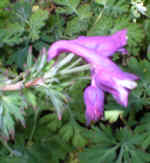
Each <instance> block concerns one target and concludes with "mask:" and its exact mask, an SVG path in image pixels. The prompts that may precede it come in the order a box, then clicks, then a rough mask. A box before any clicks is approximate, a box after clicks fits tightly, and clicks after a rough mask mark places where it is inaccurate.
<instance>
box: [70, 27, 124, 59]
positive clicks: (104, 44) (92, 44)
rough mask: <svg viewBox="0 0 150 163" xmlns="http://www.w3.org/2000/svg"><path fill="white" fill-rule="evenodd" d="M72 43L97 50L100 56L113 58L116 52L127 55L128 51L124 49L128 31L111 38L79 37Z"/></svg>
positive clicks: (120, 32)
mask: <svg viewBox="0 0 150 163" xmlns="http://www.w3.org/2000/svg"><path fill="white" fill-rule="evenodd" d="M72 42H75V43H77V44H79V45H82V46H84V47H86V48H89V49H91V50H95V51H96V52H97V53H98V54H99V55H102V56H105V57H109V56H112V55H113V54H114V53H115V52H116V51H118V52H121V53H122V54H127V51H126V50H125V49H124V48H122V47H123V46H125V45H126V44H127V30H126V29H123V30H121V31H119V32H116V33H115V34H113V35H110V36H79V37H78V38H77V39H75V40H72Z"/></svg>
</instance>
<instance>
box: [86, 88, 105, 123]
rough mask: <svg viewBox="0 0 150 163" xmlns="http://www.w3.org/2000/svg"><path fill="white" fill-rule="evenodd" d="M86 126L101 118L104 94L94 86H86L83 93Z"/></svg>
mask: <svg viewBox="0 0 150 163" xmlns="http://www.w3.org/2000/svg"><path fill="white" fill-rule="evenodd" d="M84 102H85V105H86V113H85V115H86V120H87V125H89V124H90V122H91V121H94V122H96V121H98V120H99V119H100V118H101V117H102V116H103V110H104V92H103V91H102V90H101V89H99V88H98V87H95V86H88V87H87V88H86V89H85V91H84Z"/></svg>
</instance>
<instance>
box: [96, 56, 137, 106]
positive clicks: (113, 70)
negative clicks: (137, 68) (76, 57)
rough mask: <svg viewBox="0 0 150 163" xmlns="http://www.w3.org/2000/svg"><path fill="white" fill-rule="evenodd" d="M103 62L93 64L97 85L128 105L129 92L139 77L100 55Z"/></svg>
mask: <svg viewBox="0 0 150 163" xmlns="http://www.w3.org/2000/svg"><path fill="white" fill-rule="evenodd" d="M100 59H101V62H99V64H95V65H94V66H93V78H94V80H95V82H96V85H97V86H98V87H99V88H101V89H102V90H104V91H106V92H109V93H111V94H112V95H113V97H114V98H115V100H116V101H117V102H118V103H119V104H121V105H122V106H124V107H127V105H128V94H129V92H130V90H132V89H134V88H135V87H136V86H137V84H136V82H135V81H134V80H138V79H139V78H138V77H137V76H136V75H134V74H131V73H127V72H123V71H122V70H121V69H120V68H119V67H118V66H117V65H116V64H115V63H113V62H112V61H111V60H110V59H108V58H106V57H102V56H100Z"/></svg>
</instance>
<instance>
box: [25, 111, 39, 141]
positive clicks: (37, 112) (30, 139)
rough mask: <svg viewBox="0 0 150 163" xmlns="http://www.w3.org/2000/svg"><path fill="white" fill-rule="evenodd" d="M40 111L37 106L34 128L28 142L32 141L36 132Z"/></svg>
mask: <svg viewBox="0 0 150 163" xmlns="http://www.w3.org/2000/svg"><path fill="white" fill-rule="evenodd" d="M39 111H40V109H39V108H37V109H36V111H35V116H34V121H33V128H32V131H31V134H30V136H29V140H28V143H29V142H31V141H32V138H33V135H34V132H35V130H36V125H37V119H38V114H39ZM28 143H27V144H28Z"/></svg>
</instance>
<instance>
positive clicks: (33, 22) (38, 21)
mask: <svg viewBox="0 0 150 163" xmlns="http://www.w3.org/2000/svg"><path fill="white" fill-rule="evenodd" d="M47 18H48V12H47V11H44V10H41V9H38V10H37V11H35V12H34V13H33V14H32V15H31V17H30V19H29V32H30V33H29V39H31V40H32V41H35V40H37V39H39V34H40V30H41V28H42V27H43V26H44V25H45V23H44V21H45V20H46V19H47Z"/></svg>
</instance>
